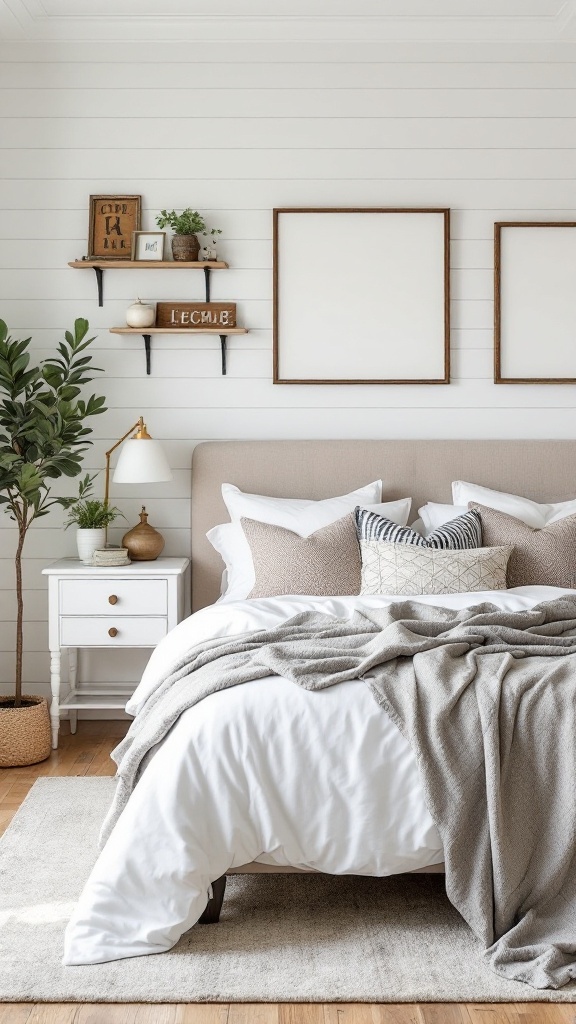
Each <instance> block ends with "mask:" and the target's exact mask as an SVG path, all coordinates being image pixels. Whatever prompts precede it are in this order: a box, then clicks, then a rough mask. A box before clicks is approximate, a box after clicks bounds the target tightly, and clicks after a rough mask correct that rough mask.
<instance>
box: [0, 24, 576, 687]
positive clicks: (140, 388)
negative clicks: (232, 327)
mask: <svg viewBox="0 0 576 1024" xmlns="http://www.w3.org/2000/svg"><path fill="white" fill-rule="evenodd" d="M544 6H545V5H541V7H542V9H544ZM306 13H307V14H308V13H310V14H312V13H313V11H312V10H310V9H309V8H307V12H306ZM433 20H434V19H426V20H425V21H423V23H422V26H421V31H415V30H414V31H413V32H412V34H411V38H410V39H405V38H389V39H387V38H386V23H385V19H384V20H382V21H381V22H380V21H378V19H375V20H368V21H366V20H363V19H362V18H359V19H358V21H357V23H355V21H354V18H353V17H349V18H348V19H347V23H346V25H344V23H343V22H342V23H340V22H331V20H330V18H327V19H325V21H324V23H323V24H322V23H321V22H319V21H318V19H316V20H315V19H314V18H308V17H304V18H301V19H300V18H298V17H295V18H293V19H291V20H290V22H289V31H287V29H286V23H284V28H283V29H282V28H280V27H279V28H278V30H277V31H274V30H273V29H272V28H270V24H271V22H267V23H266V25H265V26H264V28H263V27H262V24H261V23H259V21H258V19H257V18H255V19H252V20H250V19H248V20H247V21H246V22H245V23H243V24H242V25H241V27H240V28H238V25H236V26H230V25H228V26H227V23H226V19H222V23H221V24H220V27H219V28H218V31H217V33H215V32H213V31H212V28H211V27H210V26H209V25H208V27H205V28H203V27H202V24H200V25H199V27H197V28H198V31H199V33H200V36H199V37H198V36H195V35H194V31H195V30H194V28H193V27H189V28H186V27H184V28H183V30H182V31H183V35H182V36H181V37H180V38H178V39H174V38H172V39H167V38H166V39H164V38H163V33H162V31H161V30H160V29H159V31H158V33H157V35H158V37H159V41H154V39H153V38H141V39H140V40H139V41H133V42H130V41H129V40H127V39H125V38H122V40H120V39H119V38H118V36H117V35H116V32H115V28H114V23H113V21H111V23H110V28H109V31H108V32H107V31H106V28H105V25H106V19H101V20H100V22H99V24H98V28H97V32H96V33H95V37H94V38H95V39H97V41H96V42H90V41H87V40H86V38H84V39H82V38H79V39H78V38H71V37H75V35H76V34H77V33H76V29H75V28H74V27H73V26H66V23H65V19H64V20H63V21H62V23H61V26H62V31H61V37H60V38H59V39H58V38H55V39H53V40H48V41H39V40H36V41H25V40H11V41H9V42H0V145H1V147H2V149H3V150H4V153H3V160H2V162H1V164H0V179H2V180H1V181H0V316H1V317H2V318H3V319H5V320H6V321H7V322H8V324H9V326H10V328H11V329H12V331H13V332H14V333H15V334H16V335H20V336H24V335H26V334H28V333H32V334H33V337H34V347H35V352H36V355H37V356H38V357H39V358H42V357H43V356H45V355H47V354H48V352H49V351H50V350H51V348H52V346H53V345H54V343H55V341H57V339H58V338H59V336H60V334H61V332H62V330H63V329H64V328H66V327H68V326H69V325H70V324H71V322H72V321H73V319H74V318H75V317H77V316H85V317H87V318H88V319H89V320H90V323H91V326H92V328H93V330H94V331H95V333H97V335H98V340H97V343H96V348H95V355H96V357H97V358H96V362H97V365H99V366H101V367H103V369H104V370H105V375H104V377H103V381H102V384H101V388H102V391H103V393H105V394H106V395H107V398H108V405H109V410H110V411H109V412H108V413H107V414H106V416H105V417H102V419H101V420H100V421H95V426H96V430H97V433H96V444H95V445H94V448H93V450H92V452H91V453H90V455H89V456H88V458H87V460H86V468H87V469H89V470H98V469H101V468H102V464H103V455H104V451H105V450H106V448H107V447H108V446H109V444H110V442H111V441H113V440H115V439H116V438H117V437H118V436H120V435H121V434H122V433H123V432H124V431H125V429H126V427H127V426H129V424H130V423H131V422H133V421H134V420H135V419H136V418H137V417H138V416H139V415H140V414H141V413H143V414H144V415H145V416H146V418H147V421H148V425H149V429H150V431H151V433H152V434H153V435H154V436H155V437H158V438H160V439H161V440H162V441H164V442H165V445H166V449H167V453H168V456H169V459H170V461H171V464H172V466H173V468H174V480H173V481H172V483H171V484H168V485H165V484H162V485H158V486H156V487H147V488H132V487H128V486H125V485H119V486H114V487H113V497H114V501H115V502H116V503H118V504H119V505H120V506H121V507H122V509H123V510H124V512H125V514H126V517H127V520H128V522H129V523H133V522H134V521H135V520H136V516H137V512H138V510H139V506H140V502H141V500H145V501H146V505H147V507H148V510H149V512H150V519H151V521H152V522H153V523H154V524H155V525H156V526H158V527H160V528H161V529H162V531H163V533H164V535H165V537H166V553H168V554H174V555H176V554H185V553H187V551H188V549H189V531H188V523H189V467H190V457H191V452H192V448H193V446H194V444H195V442H196V441H199V440H204V439H214V438H235V437H237V438H244V437H255V438H290V437H292V438H294V437H296V438H298V437H300V438H308V437H322V438H330V437H350V438H362V437H374V438H377V437H421V436H427V437H462V438H474V437H484V438H498V437H514V438H522V437H541V438H545V437H558V438H562V437H573V436H574V429H575V423H576V417H575V415H574V413H575V406H576V393H575V391H574V389H573V388H571V387H555V386H545V387H530V386H509V387H507V386H500V387H495V386H494V384H493V383H492V322H493V301H492V288H493V283H492V260H493V243H492V239H493V223H494V221H497V220H516V219H518V220H522V219H524V220H526V219H529V220H539V219H540V220H556V219H558V220H562V219H574V216H575V214H576V208H575V206H574V203H575V193H574V177H575V172H576V148H575V143H574V125H575V123H576V121H575V118H576V70H575V64H574V57H575V54H576V44H575V43H574V42H573V41H571V40H570V39H566V38H562V37H561V35H560V34H558V37H557V38H556V39H554V38H550V36H549V35H548V37H547V38H546V37H545V34H543V35H542V38H541V39H540V41H539V33H538V22H537V20H536V21H535V22H534V27H533V30H532V31H531V32H530V33H529V32H528V29H527V28H526V25H525V24H524V22H523V21H522V19H516V20H515V19H514V18H509V19H506V18H495V19H494V21H491V20H490V18H489V17H488V16H487V17H486V18H485V19H484V25H485V29H484V30H483V31H482V33H481V35H479V36H477V37H476V38H472V37H471V35H470V37H469V38H465V36H466V31H465V29H464V28H463V29H462V33H461V34H462V36H463V38H461V39H449V38H443V37H442V31H441V29H439V28H437V27H435V26H434V25H433ZM520 23H521V24H520ZM426 25H428V26H429V33H428V30H427V29H426ZM53 31H54V32H56V34H57V28H54V29H53ZM145 31H146V32H147V33H148V34H149V35H150V34H151V33H152V30H151V29H150V30H149V28H146V30H145ZM186 32H188V36H189V38H186ZM235 32H237V38H236V40H235V38H234V33H235ZM142 33H144V28H143V29H142ZM172 34H174V33H172ZM216 34H217V38H216ZM398 34H399V33H398V32H397V33H396V35H398ZM427 34H428V36H429V38H428V41H427V38H426V37H427ZM202 35H204V36H209V38H204V39H202ZM452 35H454V33H452ZM522 37H524V38H522ZM91 192H92V193H108V192H109V193H133V192H140V193H141V194H142V196H143V222H142V228H143V229H144V230H151V229H153V228H154V227H155V223H154V218H155V215H156V213H157V212H158V210H159V209H160V208H162V207H168V208H169V209H170V208H172V207H176V208H182V207H184V206H189V205H191V206H192V207H193V208H195V209H199V210H201V211H202V212H203V213H204V214H205V215H206V218H207V220H208V223H209V225H210V226H212V225H213V226H216V227H219V228H222V230H223V235H222V236H221V239H219V255H220V256H221V258H223V259H224V260H227V261H228V262H229V263H230V266H231V269H230V271H222V272H218V273H215V274H213V284H212V299H213V300H214V301H235V302H237V304H238V323H240V324H243V325H246V326H248V327H250V328H251V333H250V334H248V335H246V336H245V337H238V338H233V339H231V340H230V343H229V355H228V376H227V377H225V378H223V377H221V376H220V357H219V351H218V347H219V346H218V339H217V338H216V339H210V338H208V337H187V336H175V337H173V338H154V340H153V346H152V349H153V351H152V376H151V377H146V376H145V365H144V353H143V345H142V341H141V339H140V338H139V337H130V336H127V337H122V338H120V337H117V336H113V335H110V334H109V333H108V330H107V328H108V327H109V326H112V325H115V324H121V323H123V320H124V312H125V309H126V307H127V306H128V305H129V304H130V303H131V302H133V301H134V299H135V298H136V297H137V296H141V297H142V298H145V299H166V300H170V299H180V300H185V299H187V300H202V299H203V297H204V296H203V281H202V275H201V274H199V273H191V272H189V271H184V270H183V271H180V272H174V273H171V274H170V275H166V274H164V273H160V272H158V273H157V274H154V272H153V271H149V272H148V273H146V275H142V274H139V273H138V272H137V271H129V272H128V271H116V272H115V271H108V272H107V274H106V278H105V304H104V307H103V308H102V309H99V308H98V306H97V304H96V288H95V280H94V275H93V274H92V273H91V272H88V271H86V272H83V273H80V272H78V271H73V270H70V269H68V268H67V266H66V264H67V262H68V260H71V259H74V258H78V257H80V256H82V255H84V254H85V252H86V238H87V220H88V196H89V194H90V193H91ZM298 205H307V206H316V205H335V206H346V205H350V206H358V205H365V206H395V205H402V206H425V205H430V206H436V207H438V206H442V207H443V206H449V207H451V209H452V217H451V221H452V328H453V329H452V366H453V383H452V385H451V386H450V387H426V386H421V387H416V386H404V387H390V386H380V387H370V386H368V387H359V386H353V385H352V386H350V387H348V388H341V387H329V386H327V387H302V388H299V387H297V386H291V387H289V388H288V387H284V388H283V387H282V386H276V387H274V386H273V385H272V382H271V379H272V338H271V319H272V302H271V298H272V275H271V264H272V243H271V238H272V215H271V210H272V208H273V207H274V206H298ZM310 241H311V245H312V246H313V244H314V240H313V239H311V240H310ZM319 255H320V256H321V254H319ZM346 255H347V253H346V244H345V239H343V256H346ZM575 487H576V484H575ZM62 521H63V519H62V515H61V513H59V512H56V513H54V514H53V515H51V516H50V518H46V519H43V520H41V522H40V523H39V524H38V525H37V526H36V527H34V528H33V530H32V532H31V534H30V536H29V540H28V547H27V556H28V557H27V559H26V566H25V585H26V618H27V624H26V654H25V658H24V674H25V679H26V682H27V684H28V685H29V687H30V689H31V690H33V691H34V692H40V693H47V692H48V686H47V680H48V654H47V626H46V617H47V600H46V589H45V579H44V578H43V577H42V576H41V575H40V570H41V568H42V567H43V566H44V565H46V564H48V562H50V561H51V560H53V559H54V558H57V557H59V556H62V555H66V554H72V553H73V551H74V536H73V531H68V532H67V533H64V532H63V530H62ZM122 532H123V531H122V529H120V530H115V531H112V534H113V539H115V540H117V539H119V538H120V537H121V535H122ZM14 542H15V536H14V531H13V529H12V527H11V524H10V523H9V520H8V519H7V517H5V516H0V680H6V679H8V678H9V677H10V676H11V674H12V663H13V653H12V652H13V650H14V619H15V602H14V596H13V578H12V573H13V569H12V557H13V551H14ZM145 660H146V655H145V654H138V655H134V654H133V653H131V652H121V653H119V654H118V655H116V658H115V659H114V661H112V660H111V658H110V656H109V655H108V654H106V655H104V654H101V655H98V654H97V653H95V652H92V653H90V654H89V655H87V656H86V658H85V659H84V664H83V671H84V673H85V675H87V676H89V677H90V678H91V679H109V678H110V676H111V675H113V676H114V677H115V678H118V679H119V680H120V679H121V680H127V679H136V678H137V676H138V674H139V672H140V671H141V668H142V665H143V664H144V662H145ZM113 665H114V669H113V668H112V666H113ZM0 688H1V687H0Z"/></svg>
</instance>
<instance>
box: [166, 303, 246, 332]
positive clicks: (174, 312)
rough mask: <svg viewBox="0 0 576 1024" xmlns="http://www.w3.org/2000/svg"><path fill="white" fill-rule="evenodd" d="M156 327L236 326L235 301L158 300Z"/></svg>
mask: <svg viewBox="0 0 576 1024" xmlns="http://www.w3.org/2000/svg"><path fill="white" fill-rule="evenodd" d="M156 327H165V328H166V329H167V330H169V329H170V328H171V327H198V328H202V327H220V328H222V330H225V329H226V328H227V327H236V303H235V302H158V303H157V304H156Z"/></svg>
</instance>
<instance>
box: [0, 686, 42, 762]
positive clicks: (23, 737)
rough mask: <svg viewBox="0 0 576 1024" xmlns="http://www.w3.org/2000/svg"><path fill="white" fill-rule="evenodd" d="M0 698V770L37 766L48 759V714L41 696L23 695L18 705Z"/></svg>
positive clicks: (11, 700)
mask: <svg viewBox="0 0 576 1024" xmlns="http://www.w3.org/2000/svg"><path fill="white" fill-rule="evenodd" d="M13 703H14V700H13V698H12V697H0V768H17V767H19V766H21V765H26V764H38V761H45V760H46V758H47V757H49V756H50V715H49V713H48V702H47V700H46V698H45V697H38V696H36V695H33V694H28V693H27V694H23V696H22V706H21V707H19V708H14V707H11V706H10V705H11V704H13Z"/></svg>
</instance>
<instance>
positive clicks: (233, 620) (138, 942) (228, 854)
mask: <svg viewBox="0 0 576 1024" xmlns="http://www.w3.org/2000/svg"><path fill="white" fill-rule="evenodd" d="M561 593H564V591H561V590H558V589H556V588H553V587H520V588H516V589H515V590H509V591H496V592H489V593H480V594H454V595H446V596H442V597H441V598H439V597H437V596H434V597H422V598H418V599H417V600H419V601H422V603H425V604H432V605H433V604H436V605H438V604H442V605H443V606H444V607H452V608H463V607H466V606H470V605H474V604H479V603H481V602H483V601H491V602H493V603H494V604H496V605H497V606H498V607H500V608H502V609H510V610H521V609H525V608H531V607H533V606H534V605H535V604H537V603H539V602H540V601H545V600H552V599H553V598H555V597H558V596H559V595H560V594H561ZM395 600H397V598H393V597H390V598H386V597H354V598H310V597H282V598H271V599H266V600H252V601H241V602H236V603H233V604H225V605H221V604H220V605H212V606H210V607H209V608H205V609H203V610H202V611H200V612H197V613H196V614H194V615H192V616H191V617H190V618H189V619H187V620H185V621H184V622H183V623H181V624H180V625H179V626H177V627H176V629H174V630H173V631H172V632H171V633H170V634H169V636H167V637H166V638H165V639H164V640H163V641H162V643H160V644H159V645H158V647H157V648H156V650H155V651H154V653H153V655H152V657H151V659H150V662H149V664H148V667H147V669H146V671H145V673H144V676H143V678H142V681H141V683H140V685H139V686H138V688H137V690H136V691H135V693H134V695H133V697H132V698H131V700H130V701H129V703H128V705H127V710H128V711H129V712H130V713H131V714H137V712H138V709H139V707H140V706H141V704H142V702H143V701H144V700H145V698H146V696H147V695H148V694H149V693H150V692H152V691H153V690H154V687H155V686H156V684H157V681H158V679H159V678H160V676H162V675H164V673H165V672H166V671H167V670H169V668H170V665H171V664H172V663H173V662H176V661H177V660H178V659H179V657H180V656H181V654H183V653H184V651H186V650H187V649H188V648H189V647H190V646H191V645H193V644H195V643H198V642H201V641H203V640H205V639H208V638H212V637H220V636H231V635H234V634H237V633H243V632H245V631H248V630H252V629H260V628H270V627H272V626H275V625H277V624H279V623H281V622H284V621H286V620H287V619H289V618H291V617H292V616H293V615H295V614H297V613H298V612H301V611H304V610H307V609H314V610H316V611H320V612H324V613H326V614H331V615H335V616H338V617H348V616H350V615H351V614H352V613H353V612H354V610H355V609H356V608H362V607H363V606H364V607H370V608H375V607H381V606H382V605H383V604H387V603H391V602H392V601H395ZM254 860H256V861H260V862H261V863H265V864H272V865H278V866H280V865H281V866H285V865H290V866H293V867H299V868H305V869H306V868H307V869H315V870H317V871H325V872H328V873H330V874H361V875H375V876H383V875H389V874H394V873H399V872H403V871H410V870H414V869H417V868H423V867H428V866H430V865H432V864H438V863H441V862H442V860H443V853H442V848H441V842H440V837H439V835H438V832H437V830H436V828H435V826H434V823H433V821H432V819H431V817H430V814H429V812H428V810H427V808H426V805H425V802H424V797H423V792H422V787H421V784H420V779H419V775H418V770H417V766H416V760H415V757H414V755H413V753H412V751H411V749H410V747H409V745H408V743H407V742H406V740H404V738H403V737H402V736H401V734H400V733H399V731H398V730H397V728H396V727H395V726H394V725H393V723H392V722H391V721H390V719H389V718H388V717H387V715H386V714H385V713H384V712H383V711H382V710H381V709H380V708H379V707H378V706H377V705H376V703H375V701H374V699H373V697H372V696H371V694H370V692H369V690H368V687H367V686H365V685H364V684H363V683H362V682H360V681H358V682H348V683H341V684H338V685H336V686H333V687H329V688H327V689H324V690H320V691H316V692H310V691H307V690H303V689H302V688H300V687H299V686H296V685H294V684H293V683H290V682H289V681H288V680H286V679H284V678H279V677H273V676H270V677H268V678H266V679H261V680H257V681H253V682H249V683H245V684H243V685H242V686H237V687H233V688H231V689H229V690H223V691H220V692H218V693H215V694H212V695H211V696H210V697H208V698H206V699H205V700H204V701H202V702H201V703H200V704H198V705H196V706H195V707H193V708H190V709H189V710H188V711H186V712H185V714H183V715H182V716H181V718H180V720H179V721H178V722H177V724H176V725H175V726H174V727H173V729H172V730H171V731H170V733H169V735H168V736H167V737H166V739H165V740H164V741H163V742H162V743H161V744H159V746H158V748H157V750H156V752H155V755H154V757H153V758H152V760H151V761H150V763H149V764H148V766H147V768H146V770H145V771H144V773H143V775H142V777H141V779H140V781H139V783H138V785H137V787H136V789H135V791H134V793H133V794H132V796H131V798H130V800H129V802H128V805H127V807H126V808H125V810H124V811H123V813H122V815H121V817H120V819H119V820H118V822H117V824H116V826H115V828H114V830H113V832H112V834H111V836H110V838H109V840H108V842H107V844H106V846H105V848H104V850H103V851H102V853H101V855H100V857H99V858H98V861H97V863H96V865H95V867H94V869H93V871H92V873H91V875H90V878H89V879H88V881H87V883H86V886H85V888H84V891H83V893H82V895H81V897H80V901H79V903H78V905H77V907H76V909H75V911H74V914H73V917H72V920H71V921H70V924H69V925H68V928H67V930H66V939H65V952H64V961H63V962H64V964H66V965H73V964H86V963H100V962H103V961H107V960H115V959H120V958H123V957H132V956H142V955H145V954H148V953H159V952H163V951H165V950H167V949H170V948H171V947H172V946H173V945H174V944H175V943H176V942H177V941H178V939H179V937H180V936H181V935H182V934H183V933H184V932H185V931H187V930H188V929H189V928H190V927H192V925H193V924H194V923H195V922H196V921H197V920H198V918H199V917H200V915H201V914H202V912H203V910H204V908H205V906H206V903H207V900H208V897H209V892H210V883H211V882H212V881H214V880H215V879H216V878H218V877H220V876H221V875H223V874H224V873H225V872H226V871H227V870H228V869H230V868H232V867H239V866H240V865H242V864H246V863H249V862H251V861H254Z"/></svg>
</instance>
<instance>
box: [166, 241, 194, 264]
mask: <svg viewBox="0 0 576 1024" xmlns="http://www.w3.org/2000/svg"><path fill="white" fill-rule="evenodd" d="M199 252H200V242H199V241H198V239H197V238H196V235H172V256H173V258H174V260H176V261H177V262H186V263H196V261H197V259H198V253H199Z"/></svg>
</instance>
